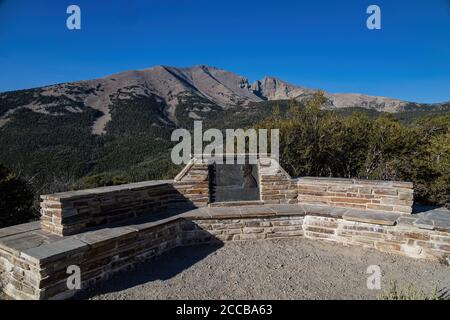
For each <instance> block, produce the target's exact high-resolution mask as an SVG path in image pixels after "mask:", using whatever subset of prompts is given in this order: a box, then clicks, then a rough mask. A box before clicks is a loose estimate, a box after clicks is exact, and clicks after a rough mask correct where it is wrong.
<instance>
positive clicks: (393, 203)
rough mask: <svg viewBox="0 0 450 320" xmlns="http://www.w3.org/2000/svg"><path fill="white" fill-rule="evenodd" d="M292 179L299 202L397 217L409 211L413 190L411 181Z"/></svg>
mask: <svg viewBox="0 0 450 320" xmlns="http://www.w3.org/2000/svg"><path fill="white" fill-rule="evenodd" d="M296 180H297V186H298V202H299V203H311V204H326V205H329V206H335V207H347V208H357V209H362V210H375V211H390V212H395V213H400V214H411V212H412V205H413V193H414V191H413V184H412V183H411V182H401V181H374V180H361V179H341V178H314V177H304V178H299V179H296Z"/></svg>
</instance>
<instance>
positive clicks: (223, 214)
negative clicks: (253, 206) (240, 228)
mask: <svg viewBox="0 0 450 320" xmlns="http://www.w3.org/2000/svg"><path fill="white" fill-rule="evenodd" d="M207 210H208V213H209V215H210V216H211V218H213V219H220V218H224V219H226V218H239V217H240V216H241V211H240V209H239V208H238V207H230V208H207Z"/></svg>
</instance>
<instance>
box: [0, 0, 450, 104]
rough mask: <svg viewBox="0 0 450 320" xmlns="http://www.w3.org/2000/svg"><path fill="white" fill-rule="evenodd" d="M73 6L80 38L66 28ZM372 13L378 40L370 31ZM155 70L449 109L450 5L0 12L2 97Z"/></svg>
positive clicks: (37, 6)
mask: <svg viewBox="0 0 450 320" xmlns="http://www.w3.org/2000/svg"><path fill="white" fill-rule="evenodd" d="M70 4H77V5H79V6H80V7H81V14H82V16H81V18H82V29H81V30H77V31H69V30H68V29H67V28H66V18H67V16H68V15H67V14H66V8H67V6H68V5H70ZM371 4H377V5H379V6H380V8H381V15H382V17H381V19H382V22H381V23H382V29H381V30H373V31H371V30H368V29H367V28H366V19H367V17H368V15H367V14H366V9H367V7H368V6H369V5H371ZM159 64H164V65H172V66H190V65H195V64H206V65H212V66H216V67H220V68H224V69H227V70H229V71H233V72H235V73H238V74H240V75H243V76H246V77H248V78H249V80H250V81H254V80H256V79H260V78H262V77H263V76H265V75H270V76H276V77H279V78H281V79H283V80H286V81H289V82H292V83H295V84H298V85H302V86H305V87H312V88H322V89H325V90H327V91H330V92H359V93H366V94H371V95H382V96H389V97H394V98H400V99H405V100H409V101H417V102H438V101H449V100H450V0H430V1H423V0H420V1H406V0H395V1H393V0H388V1H385V0H372V1H363V0H345V1H325V0H315V1H300V0H276V1H274V0H272V1H266V0H258V1H257V0H246V1H242V0H240V1H237V0H227V1H216V0H147V1H140V0H135V1H132V0H127V1H112V0H109V1H107V0H98V1H93V0H71V1H65V0H52V1H36V0H34V1H31V0H30V1H22V0H0V91H7V90H15V89H22V88H31V87H36V86H42V85H47V84H53V83H59V82H65V81H75V80H82V79H91V78H96V77H102V76H105V75H108V74H111V73H115V72H120V71H124V70H129V69H143V68H147V67H150V66H153V65H159Z"/></svg>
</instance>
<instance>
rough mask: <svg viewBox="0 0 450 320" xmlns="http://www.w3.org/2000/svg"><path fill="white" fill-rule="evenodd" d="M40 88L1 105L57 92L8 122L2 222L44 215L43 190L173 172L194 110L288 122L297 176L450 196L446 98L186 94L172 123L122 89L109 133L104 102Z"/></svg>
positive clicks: (0, 144)
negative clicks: (179, 131) (405, 184)
mask: <svg viewBox="0 0 450 320" xmlns="http://www.w3.org/2000/svg"><path fill="white" fill-rule="evenodd" d="M80 90H81V89H80ZM38 93H39V92H35V91H32V92H31V91H30V92H26V91H24V92H19V94H16V95H13V94H10V95H8V96H7V97H6V98H4V99H2V101H3V102H2V105H0V109H1V110H0V114H2V113H4V112H6V111H7V110H9V106H10V105H11V104H15V103H16V102H17V101H16V100H17V99H19V100H20V103H21V104H26V103H29V102H30V101H34V100H35V99H37V98H36V97H38V98H39V99H44V98H45V99H47V100H51V99H56V100H54V101H53V100H51V101H45V103H47V104H48V103H52V104H53V105H54V107H52V110H51V111H52V114H47V113H38V112H33V111H31V110H28V109H26V108H23V109H18V110H16V111H15V112H14V113H12V114H11V115H10V118H9V121H8V122H7V123H6V124H5V125H4V126H3V127H1V128H0V148H1V150H2V151H1V153H0V163H1V164H3V165H5V166H6V167H7V168H9V170H11V171H8V170H7V169H6V168H5V167H3V166H2V167H1V168H2V170H4V172H8V173H3V177H2V179H3V180H2V185H6V184H4V183H11V182H6V181H10V180H7V179H12V178H11V177H15V178H14V179H17V182H16V183H17V185H16V189H15V190H16V191H14V190H13V191H9V192H10V193H9V194H8V195H6V194H4V195H3V194H2V195H1V199H0V200H1V201H3V202H5V201H4V199H8V200H7V202H8V204H7V205H8V207H6V204H4V203H3V202H2V206H3V207H1V208H0V210H1V211H0V221H1V222H0V224H1V225H0V226H4V225H7V224H14V223H19V222H25V221H27V220H29V219H31V218H33V216H37V215H38V195H39V194H44V193H53V192H60V191H65V190H70V189H80V188H91V187H97V186H105V185H116V184H122V183H127V182H135V181H143V180H153V179H168V178H173V177H174V176H175V175H176V173H177V172H178V171H179V170H180V169H181V168H180V167H179V166H175V165H174V164H173V163H172V162H171V160H170V150H171V148H172V147H173V145H174V143H173V142H171V141H170V135H171V133H172V130H173V129H174V128H176V127H185V128H192V123H193V119H192V115H194V116H195V118H198V120H202V121H203V127H204V129H207V128H211V127H213V128H219V129H225V128H251V127H256V128H267V129H270V128H279V129H280V133H281V135H280V137H281V141H280V143H281V149H280V152H281V154H280V158H281V162H282V165H283V166H284V167H285V168H286V169H287V170H288V171H289V173H290V174H291V175H292V176H294V177H295V176H326V177H355V178H368V179H381V180H407V181H413V182H414V185H415V190H416V194H415V200H416V201H419V202H423V203H428V204H439V205H445V204H449V203H450V111H448V106H445V105H444V106H440V107H438V108H435V109H430V110H428V112H425V111H420V110H422V109H420V110H419V111H418V110H416V109H414V108H413V107H411V110H409V111H406V112H402V113H397V114H386V113H380V112H377V111H374V110H367V109H363V108H351V109H340V110H336V111H330V110H321V109H320V107H321V106H322V105H323V103H324V97H323V94H322V93H318V94H316V95H315V96H313V97H312V98H310V99H308V100H307V101H304V102H303V103H298V102H295V101H265V102H261V103H251V104H250V105H248V106H239V107H236V108H228V109H225V110H224V109H222V108H220V107H218V106H216V105H214V104H211V103H210V102H209V103H208V102H207V101H205V100H202V99H200V98H198V97H197V98H195V97H182V98H180V102H181V103H180V105H179V106H178V108H177V110H176V113H175V115H176V118H177V123H173V122H172V121H171V120H170V119H169V117H168V116H167V114H166V108H165V104H164V103H163V102H161V101H160V100H159V99H158V98H157V97H153V96H151V95H150V96H148V95H139V94H136V93H126V92H121V93H120V94H118V95H116V96H111V101H112V102H113V104H112V106H111V116H112V119H111V121H110V122H109V123H108V124H107V127H106V133H105V134H103V135H101V136H97V135H93V134H92V126H93V123H94V122H95V120H96V119H98V117H99V116H101V115H102V114H101V113H100V112H99V111H97V110H94V109H92V108H89V107H86V106H85V105H84V104H83V103H82V102H80V101H75V100H70V99H68V98H61V97H60V98H55V97H47V96H46V97H44V98H43V97H41V96H39V94H38ZM58 99H59V100H58ZM61 99H62V100H61ZM70 107H72V108H76V109H77V110H80V112H76V113H74V112H70V111H68V109H67V108H69V110H70ZM18 176H20V179H18V178H17V177H18ZM5 177H8V178H5ZM18 181H21V182H18ZM21 183H22V184H21ZM21 188H22V189H21ZM9 189H10V187H6V189H4V190H9ZM14 195H15V197H16V198H14ZM13 198H14V199H13ZM11 199H13V200H11ZM30 199H31V200H30ZM30 203H31V204H34V205H32V206H31V210H30V211H29V210H28V209H29V207H28V205H29V204H30ZM33 210H34V211H33ZM30 212H31V213H30Z"/></svg>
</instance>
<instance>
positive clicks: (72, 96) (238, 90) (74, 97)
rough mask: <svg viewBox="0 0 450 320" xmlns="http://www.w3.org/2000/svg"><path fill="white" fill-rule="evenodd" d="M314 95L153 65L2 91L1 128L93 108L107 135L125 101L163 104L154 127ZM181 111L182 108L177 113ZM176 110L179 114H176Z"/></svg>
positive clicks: (395, 107) (332, 100)
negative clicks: (23, 112) (27, 115)
mask: <svg viewBox="0 0 450 320" xmlns="http://www.w3.org/2000/svg"><path fill="white" fill-rule="evenodd" d="M314 92H315V90H314V89H307V88H302V87H299V86H296V85H293V84H289V83H287V82H284V81H282V80H279V79H276V78H273V77H265V78H264V79H262V80H259V81H256V82H254V83H253V84H250V83H249V82H248V80H247V79H246V78H244V77H242V76H239V75H236V74H234V73H232V72H228V71H225V70H221V69H217V68H214V67H208V66H203V65H199V66H194V67H190V68H175V67H167V66H156V67H153V68H149V69H144V70H138V71H126V72H121V73H117V74H113V75H110V76H107V77H104V78H100V79H95V80H87V81H78V82H71V83H62V84H56V85H51V86H47V87H42V88H35V89H29V90H20V91H12V92H5V93H0V127H2V126H4V125H5V124H6V123H7V122H8V121H10V120H11V118H12V116H13V114H14V113H15V112H17V111H18V110H20V109H28V110H31V111H32V112H35V113H41V114H46V115H53V116H58V115H64V114H67V113H72V114H77V113H83V112H86V110H87V108H90V109H93V110H95V111H96V112H97V113H96V118H95V120H94V122H93V125H92V133H94V134H96V135H100V134H103V133H105V131H106V128H107V124H108V123H109V122H110V121H111V113H112V109H113V108H114V105H118V104H121V103H122V104H123V102H124V101H128V102H130V101H134V100H139V99H152V100H154V102H155V103H159V104H161V105H163V107H162V108H161V110H160V111H161V112H159V113H158V115H157V116H156V117H155V118H154V119H153V120H152V123H151V125H152V126H156V127H158V126H161V127H171V126H174V125H178V124H180V121H181V119H180V118H179V116H178V115H177V114H180V112H181V113H182V114H184V115H185V116H186V117H187V118H189V119H192V120H194V119H206V118H208V117H209V114H210V113H211V111H214V110H216V111H217V110H218V109H223V110H227V109H230V108H235V107H245V106H247V105H248V104H249V103H251V102H255V103H258V102H263V101H267V100H268V101H273V100H286V99H296V100H300V101H301V100H302V99H304V98H305V97H308V96H310V95H311V94H313V93H314ZM326 97H327V100H328V101H327V104H326V106H325V107H326V108H328V109H333V108H348V107H361V108H366V109H373V110H377V111H385V112H401V111H404V110H407V109H408V108H411V107H417V108H420V107H422V106H423V105H419V104H414V103H410V102H405V101H401V100H397V99H390V98H385V97H374V96H367V95H363V94H331V93H326ZM180 108H183V110H179V109H180ZM177 109H178V110H177Z"/></svg>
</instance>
